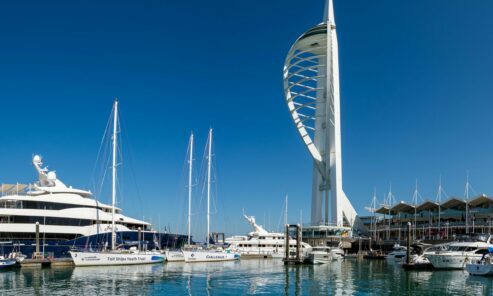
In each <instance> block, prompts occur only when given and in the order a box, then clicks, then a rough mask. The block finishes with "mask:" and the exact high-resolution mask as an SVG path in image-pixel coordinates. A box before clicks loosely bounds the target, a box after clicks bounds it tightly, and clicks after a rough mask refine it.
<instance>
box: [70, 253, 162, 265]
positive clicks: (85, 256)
mask: <svg viewBox="0 0 493 296" xmlns="http://www.w3.org/2000/svg"><path fill="white" fill-rule="evenodd" d="M70 256H71V257H72V260H74V265H75V266H108V265H135V264H153V263H162V262H164V260H165V259H166V258H165V256H164V255H163V254H159V253H154V252H148V253H147V252H146V253H117V252H79V251H70Z"/></svg>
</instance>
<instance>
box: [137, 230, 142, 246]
mask: <svg viewBox="0 0 493 296" xmlns="http://www.w3.org/2000/svg"><path fill="white" fill-rule="evenodd" d="M137 229H138V231H139V235H138V236H137V237H138V238H137V239H138V240H139V244H138V247H137V250H139V251H140V242H141V241H142V239H141V235H142V232H141V231H142V230H141V229H140V227H139V228H137Z"/></svg>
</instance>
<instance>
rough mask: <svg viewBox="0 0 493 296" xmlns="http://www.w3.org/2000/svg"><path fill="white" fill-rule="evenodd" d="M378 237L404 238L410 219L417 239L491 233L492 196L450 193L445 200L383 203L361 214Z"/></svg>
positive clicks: (373, 234) (364, 222) (393, 239)
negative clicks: (452, 195) (373, 210)
mask: <svg viewBox="0 0 493 296" xmlns="http://www.w3.org/2000/svg"><path fill="white" fill-rule="evenodd" d="M361 220H362V222H363V224H364V225H365V226H366V228H367V229H368V230H369V232H370V233H371V237H372V238H373V239H375V240H377V241H389V240H392V241H401V240H405V239H406V237H407V228H406V225H407V223H408V222H411V225H412V234H411V236H412V238H413V239H414V240H454V239H456V238H458V237H461V236H464V235H471V234H473V233H475V234H478V233H480V234H489V233H491V230H492V226H493V223H492V220H493V198H492V197H489V196H487V195H485V194H481V195H479V196H477V197H475V198H472V199H463V198H459V197H451V198H449V199H448V200H445V201H443V202H435V201H429V200H427V201H424V202H422V203H421V204H412V203H407V202H404V201H401V202H398V203H395V204H393V205H391V206H389V205H382V206H380V207H379V208H377V209H375V214H374V215H372V216H365V217H362V218H361Z"/></svg>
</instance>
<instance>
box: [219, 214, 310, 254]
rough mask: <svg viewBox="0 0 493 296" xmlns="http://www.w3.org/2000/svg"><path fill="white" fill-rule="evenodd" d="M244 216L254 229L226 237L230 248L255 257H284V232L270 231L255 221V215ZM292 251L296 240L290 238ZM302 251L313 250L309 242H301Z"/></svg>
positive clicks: (294, 248) (294, 249)
mask: <svg viewBox="0 0 493 296" xmlns="http://www.w3.org/2000/svg"><path fill="white" fill-rule="evenodd" d="M243 217H245V219H246V220H247V221H248V223H249V224H250V225H251V226H252V228H253V231H252V232H250V233H249V234H248V235H247V236H241V235H236V236H232V237H229V238H226V243H228V244H229V245H230V246H229V249H231V250H234V251H237V252H239V253H240V254H241V256H242V257H251V258H252V257H255V258H283V257H284V255H285V253H284V244H285V240H284V233H280V232H268V231H267V230H265V229H264V228H263V227H262V225H258V224H257V223H256V222H255V217H253V216H247V215H245V214H243ZM289 248H290V252H291V251H292V252H295V251H296V240H294V239H290V240H289ZM301 248H302V252H303V253H304V254H305V253H307V252H308V251H310V250H311V246H310V245H309V244H307V243H304V242H302V243H301Z"/></svg>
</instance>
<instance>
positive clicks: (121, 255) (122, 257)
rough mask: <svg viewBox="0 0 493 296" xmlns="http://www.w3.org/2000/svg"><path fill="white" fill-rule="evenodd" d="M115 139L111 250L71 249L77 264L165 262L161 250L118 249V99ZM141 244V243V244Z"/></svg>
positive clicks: (115, 115) (115, 117)
mask: <svg viewBox="0 0 493 296" xmlns="http://www.w3.org/2000/svg"><path fill="white" fill-rule="evenodd" d="M113 108H114V109H113V111H114V114H113V116H114V117H113V139H112V148H113V151H112V157H113V162H112V212H111V216H112V221H111V251H109V252H105V251H102V252H91V251H70V256H71V257H72V259H73V260H74V264H75V266H94V265H133V264H149V263H160V262H163V261H164V259H165V257H164V255H162V254H160V253H159V252H154V251H141V250H140V247H139V249H130V250H117V249H116V233H115V204H116V145H117V125H118V101H117V100H115V103H114V106H113ZM139 246H140V244H139Z"/></svg>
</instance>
